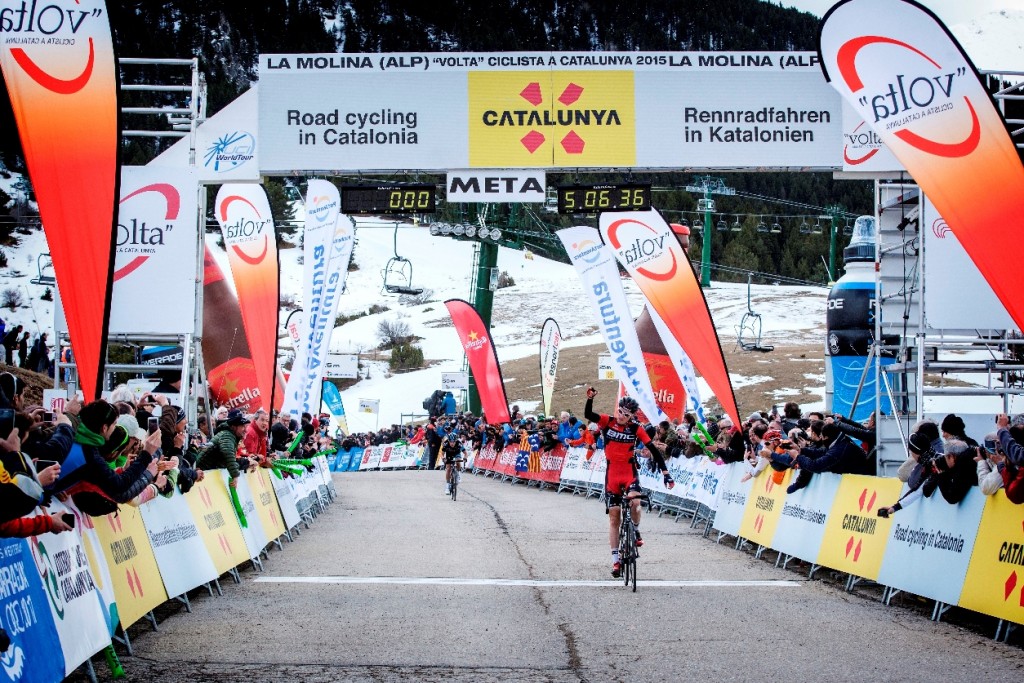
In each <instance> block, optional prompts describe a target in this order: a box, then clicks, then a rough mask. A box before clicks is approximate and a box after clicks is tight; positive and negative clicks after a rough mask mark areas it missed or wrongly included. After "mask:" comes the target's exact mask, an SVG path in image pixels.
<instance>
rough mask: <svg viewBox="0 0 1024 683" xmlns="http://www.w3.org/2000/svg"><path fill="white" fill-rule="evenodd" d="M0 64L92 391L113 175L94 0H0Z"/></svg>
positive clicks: (103, 28)
mask: <svg viewBox="0 0 1024 683" xmlns="http://www.w3.org/2000/svg"><path fill="white" fill-rule="evenodd" d="M0 13H2V20H0V67H2V69H3V74H4V81H5V82H6V84H7V91H8V93H10V96H11V106H12V107H13V109H14V118H15V120H16V121H17V122H18V133H19V134H20V136H21V146H22V149H23V150H24V153H25V163H26V165H27V166H28V172H29V177H30V178H31V180H32V188H33V190H34V191H35V195H36V199H37V200H38V203H39V215H40V217H41V218H42V221H43V228H44V230H45V231H46V241H47V243H48V244H49V246H50V256H51V257H52V259H53V269H54V273H55V274H56V276H57V286H58V287H59V289H60V297H61V301H62V302H63V304H64V313H65V317H66V318H67V323H68V333H69V334H70V335H71V343H72V345H73V347H74V350H75V362H76V364H77V365H78V375H79V386H80V387H81V388H82V391H83V392H84V394H85V396H86V398H88V399H92V398H98V397H99V392H100V390H101V388H102V381H101V375H102V364H103V358H104V356H105V355H106V338H107V320H108V317H109V315H108V314H109V310H110V291H111V284H112V271H113V249H114V231H115V230H116V224H115V223H116V213H117V212H116V207H117V196H118V190H117V186H118V181H119V170H118V169H119V165H120V156H119V152H118V150H119V142H118V138H119V134H120V133H119V119H118V111H119V108H118V76H117V66H116V64H115V58H114V45H113V39H112V37H111V32H110V20H109V18H108V17H107V7H106V4H105V3H104V2H103V0H77V1H76V2H75V3H74V4H71V3H69V2H62V3H60V4H49V5H44V4H43V3H39V4H36V3H34V2H33V3H26V2H22V1H21V0H17V1H12V0H0Z"/></svg>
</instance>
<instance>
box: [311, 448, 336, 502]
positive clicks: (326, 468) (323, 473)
mask: <svg viewBox="0 0 1024 683" xmlns="http://www.w3.org/2000/svg"><path fill="white" fill-rule="evenodd" d="M332 457H333V456H332ZM313 464H314V465H316V471H317V472H319V473H320V478H321V479H323V482H324V486H325V487H326V488H327V490H328V491H329V492H330V494H331V495H332V496H334V495H337V491H336V490H335V488H334V478H333V477H332V476H331V466H330V464H329V463H328V461H327V456H326V455H318V456H316V457H315V458H313Z"/></svg>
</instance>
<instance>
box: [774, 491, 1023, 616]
mask: <svg viewBox="0 0 1024 683" xmlns="http://www.w3.org/2000/svg"><path fill="white" fill-rule="evenodd" d="M815 477H817V475H815ZM906 490H907V487H906V486H904V487H903V491H902V492H901V494H902V493H906ZM999 495H1003V494H1002V492H999ZM892 502H894V501H883V502H882V505H891V504H892ZM879 507H881V505H880V506H879ZM984 511H985V495H984V494H983V493H982V492H981V490H980V489H979V488H978V487H977V486H974V487H971V490H970V492H969V493H968V494H967V497H966V498H964V499H963V500H962V501H960V503H959V504H958V505H950V504H949V503H947V502H946V501H945V500H944V499H943V498H942V494H941V493H939V492H938V491H936V492H935V493H933V494H932V495H931V497H930V498H921V499H920V500H918V501H917V502H916V503H914V504H913V505H911V506H909V507H906V508H904V509H902V510H900V511H899V512H897V513H896V514H895V515H893V516H892V519H893V524H892V528H891V529H890V531H889V542H888V543H887V544H886V546H885V556H884V557H883V558H882V569H881V571H880V572H879V575H878V583H880V584H882V585H883V586H891V587H893V588H898V589H900V590H904V591H907V592H908V593H913V594H914V595H921V596H923V597H926V598H931V599H932V600H938V601H939V602H945V603H947V604H957V603H958V602H959V600H960V592H961V591H962V590H963V585H964V581H965V579H966V578H967V568H968V565H969V564H970V561H971V554H972V553H973V552H974V541H975V539H976V536H977V534H978V528H979V526H980V525H981V515H982V513H983V512H984ZM1019 531H1020V530H1019V529H1018V532H1019ZM776 538H778V534H776ZM939 568H941V571H936V570H937V569H939Z"/></svg>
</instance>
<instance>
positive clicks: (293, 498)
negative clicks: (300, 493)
mask: <svg viewBox="0 0 1024 683" xmlns="http://www.w3.org/2000/svg"><path fill="white" fill-rule="evenodd" d="M295 481H296V480H295V477H282V478H281V479H278V478H277V477H275V476H273V475H271V477H270V485H271V486H273V487H274V495H276V496H277V504H278V506H279V507H280V508H281V516H282V517H283V518H284V525H285V527H287V528H288V529H293V528H295V526H296V525H298V523H299V522H300V521H302V518H301V515H299V509H298V501H297V498H298V497H297V495H296V490H295V486H296V484H295Z"/></svg>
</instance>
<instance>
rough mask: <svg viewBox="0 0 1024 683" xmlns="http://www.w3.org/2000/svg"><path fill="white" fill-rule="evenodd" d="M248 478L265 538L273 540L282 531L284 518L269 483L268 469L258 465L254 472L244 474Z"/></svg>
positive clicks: (270, 475)
mask: <svg viewBox="0 0 1024 683" xmlns="http://www.w3.org/2000/svg"><path fill="white" fill-rule="evenodd" d="M245 476H246V477H248V478H249V489H250V490H251V491H252V499H253V502H254V503H255V504H256V514H257V515H259V518H260V522H261V523H262V524H263V530H264V531H265V532H266V534H267V539H268V540H271V541H273V540H274V539H275V538H277V537H278V536H280V535H281V534H283V533H284V520H283V519H282V518H281V508H280V507H278V504H277V494H276V493H274V487H273V486H272V485H271V484H270V477H272V476H273V475H272V474H270V470H268V469H267V468H265V467H260V468H259V469H257V470H256V471H255V472H250V473H249V474H247V475H245Z"/></svg>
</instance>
